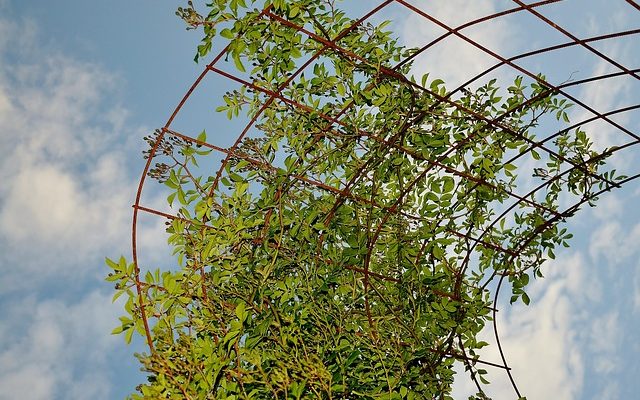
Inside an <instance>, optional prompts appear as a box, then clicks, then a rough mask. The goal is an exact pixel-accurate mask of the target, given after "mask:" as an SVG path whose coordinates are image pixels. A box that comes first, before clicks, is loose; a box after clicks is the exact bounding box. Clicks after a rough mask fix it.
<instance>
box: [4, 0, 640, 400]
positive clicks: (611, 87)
mask: <svg viewBox="0 0 640 400" xmlns="http://www.w3.org/2000/svg"><path fill="white" fill-rule="evenodd" d="M350 1H351V4H352V5H353V4H354V3H353V0H350ZM347 3H349V1H347ZM413 3H415V4H418V3H419V4H420V7H422V8H423V9H424V10H425V11H427V12H429V13H430V14H432V15H434V16H438V17H440V18H442V19H443V21H445V22H446V23H447V24H449V25H451V26H455V25H456V24H459V23H461V22H464V21H466V20H469V19H472V18H475V17H477V16H481V15H485V14H488V13H491V12H494V11H499V10H503V9H505V8H508V7H513V6H514V3H512V2H511V1H506V0H501V1H499V0H494V1H489V0H486V1H485V0H473V1H470V0H467V1H462V0H455V1H451V0H446V1H445V0H435V1H430V2H425V1H413ZM605 3H606V7H605ZM374 4H377V2H376V1H366V2H365V1H360V0H358V5H357V7H362V8H363V9H365V8H370V7H369V6H368V5H371V6H372V5H374ZM577 4H578V2H576V1H565V2H562V3H560V4H557V5H554V6H549V7H547V8H544V12H545V15H547V16H549V17H550V18H551V19H552V20H554V21H555V22H557V23H559V24H561V25H563V26H566V27H567V28H569V29H570V30H571V32H572V33H574V34H575V35H577V36H579V37H589V36H594V35H599V34H605V33H608V32H612V31H615V30H625V29H637V28H639V27H640V12H638V11H637V10H636V9H634V8H632V7H631V6H630V5H629V4H627V3H626V2H625V1H623V0H614V1H611V2H601V1H595V0H594V1H591V0H582V1H580V7H579V8H578V7H576V5H577ZM175 7H177V3H174V2H170V1H166V0H165V1H157V0H136V1H124V0H112V1H109V2H86V1H82V0H67V1H64V2H56V4H55V6H54V5H52V3H51V2H49V1H45V0H28V1H18V0H0V179H1V182H2V185H0V310H2V314H1V316H0V388H1V389H0V399H1V400H4V399H18V398H19V399H26V400H31V399H87V398H92V399H116V398H123V397H124V396H125V395H126V394H128V393H130V392H132V391H133V389H134V387H135V385H136V384H137V383H139V382H140V381H141V380H142V379H143V375H142V374H141V373H140V372H139V367H138V364H137V361H136V360H135V359H134V358H133V356H132V354H133V352H135V351H142V350H144V348H143V347H142V343H140V342H134V343H133V344H132V345H131V346H129V347H127V346H125V345H124V343H123V340H122V338H120V337H113V336H111V335H110V334H109V332H110V331H111V329H112V328H113V327H115V326H116V324H117V316H118V315H119V314H120V309H121V304H115V305H114V304H112V303H111V295H112V288H111V287H110V286H109V285H107V284H106V283H105V282H104V280H103V277H104V276H105V274H106V273H107V272H108V271H107V270H106V267H105V266H104V261H103V260H104V257H105V256H110V257H118V256H119V255H120V254H125V255H126V256H129V253H130V229H131V226H130V225H131V204H132V203H133V197H134V194H135V189H136V185H137V180H138V179H139V173H140V171H141V170H142V166H143V163H142V161H143V160H142V158H141V153H140V152H141V150H142V149H143V148H144V142H143V140H142V137H143V136H144V135H146V134H148V133H149V132H151V131H152V130H153V129H155V128H157V127H159V126H162V125H163V124H164V123H165V121H166V119H167V117H168V116H169V114H170V112H171V110H172V109H173V107H174V106H175V104H176V103H177V101H178V100H179V98H180V97H181V96H182V94H183V93H184V92H185V90H186V88H187V87H188V86H189V85H190V84H191V82H192V81H193V79H194V78H195V76H196V75H197V74H199V72H200V71H201V68H202V66H198V65H196V64H195V63H193V61H192V58H193V55H194V48H195V46H196V44H197V42H198V39H199V37H198V34H197V33H193V32H186V31H185V30H184V28H183V26H182V23H181V21H179V20H178V19H177V18H176V17H175V16H174V11H175ZM354 10H355V7H354ZM357 12H359V10H358V11H357ZM386 15H387V16H388V17H390V18H394V19H395V21H396V22H395V23H394V25H393V26H394V30H395V31H396V32H397V33H398V34H399V35H400V36H401V38H402V40H403V42H404V43H406V44H407V45H410V46H415V45H419V44H424V43H426V42H427V41H430V40H431V39H432V38H434V37H436V36H437V35H439V34H441V33H442V32H443V30H442V28H438V27H435V26H433V25H432V24H429V23H428V22H426V21H425V20H423V19H421V18H419V17H417V16H415V15H414V16H409V15H408V14H407V12H406V9H404V8H402V7H401V6H397V5H396V6H394V7H392V8H390V9H389V10H388V11H387V14H386ZM545 32H546V28H545V29H543V27H542V25H540V23H539V22H537V21H535V20H534V19H533V18H531V17H529V18H521V19H518V18H504V19H501V20H500V21H497V22H496V24H494V25H492V26H491V27H486V26H485V27H475V28H472V29H470V30H469V32H468V34H469V35H471V36H472V37H473V38H474V40H477V41H478V42H480V43H482V44H484V45H486V46H488V47H489V48H491V49H493V50H495V51H496V52H499V53H502V54H505V55H512V54H517V53H519V52H521V51H525V50H531V49H535V48H539V47H544V46H548V45H550V44H555V43H560V42H564V41H566V40H567V38H566V37H564V38H563V37H562V36H561V35H559V34H558V33H557V32H556V33H553V32H552V33H548V32H547V33H545ZM634 39H635V40H634ZM639 42H640V41H638V37H637V35H634V36H631V37H630V38H627V39H625V40H619V41H615V42H613V41H609V42H606V43H597V44H594V47H596V48H598V49H599V50H600V51H602V52H604V53H606V54H607V55H609V56H610V57H611V58H613V59H615V60H617V61H619V62H621V63H623V64H625V65H627V66H629V67H631V68H637V66H638V64H639V58H640V48H639V47H638V43H639ZM493 62H494V60H492V59H490V58H489V57H487V56H485V55H482V54H480V53H478V52H477V50H475V49H473V48H472V47H470V46H468V45H466V44H464V43H463V42H461V41H459V40H457V41H450V42H447V45H446V46H445V45H443V46H438V47H435V48H434V49H432V51H430V52H429V53H428V55H426V56H424V57H422V58H420V59H419V60H418V61H417V64H416V69H417V70H419V71H430V72H431V74H432V76H442V77H444V78H445V80H446V81H447V83H449V85H450V86H455V84H456V83H462V82H464V80H465V78H467V77H469V76H471V75H473V74H475V73H477V72H480V71H482V70H483V69H484V68H486V67H487V66H488V65H491V64H492V63H493ZM521 65H523V66H525V67H527V68H529V69H532V70H534V71H543V72H545V73H546V74H547V76H548V77H549V79H550V81H551V82H555V83H559V82H563V81H566V80H567V79H569V78H573V79H581V78H585V77H588V76H592V75H598V74H602V73H606V72H613V71H615V68H613V67H612V66H610V65H607V64H606V63H603V62H600V61H599V60H597V59H595V58H594V57H592V56H590V55H589V54H588V53H586V52H578V51H575V52H573V51H569V52H566V53H563V54H550V55H548V56H545V57H543V58H538V59H536V60H523V61H522V64H521ZM496 76H497V77H499V78H502V79H509V78H511V77H512V76H513V73H512V72H511V71H509V70H506V69H505V70H498V71H497V72H496ZM633 85H635V86H633ZM212 87H215V84H213V85H210V86H208V89H211V88H212ZM639 89H640V87H639V84H638V83H637V81H636V82H631V80H630V79H628V80H626V81H622V80H611V81H608V82H607V83H606V84H593V85H585V86H584V87H580V88H578V89H576V90H575V91H574V92H572V94H574V95H576V96H579V98H581V99H583V100H584V101H585V102H587V104H589V105H591V106H593V107H595V108H597V109H598V110H601V111H608V110H612V109H616V108H620V107H623V106H625V105H631V104H637V103H640V100H639V99H638V97H639V93H640V90H639ZM200 97H201V99H203V100H205V102H204V103H203V104H201V105H194V106H193V107H192V108H191V110H190V111H188V112H189V113H190V114H187V115H193V116H199V118H202V119H201V120H202V121H203V122H202V124H205V123H207V121H208V120H207V119H206V117H202V115H203V113H209V112H210V110H211V109H213V106H214V105H215V100H214V97H215V96H214V93H213V92H209V93H206V96H205V95H202V94H201V95H200ZM207 102H208V103H207ZM589 116H590V115H589V114H588V112H586V111H584V110H580V109H579V108H576V109H575V110H574V111H573V113H572V118H573V119H575V120H580V119H584V118H588V117H589ZM184 120H185V121H187V120H190V119H188V118H185V119H184ZM616 121H617V122H618V123H620V124H623V125H624V126H625V127H627V129H629V130H630V131H633V132H636V133H638V132H640V116H638V113H637V112H636V113H635V114H633V113H626V114H624V115H621V116H619V117H618V118H616ZM209 122H210V121H209ZM185 124H186V122H185ZM196 126H197V125H194V129H195V127H196ZM585 128H588V129H587V130H588V131H589V132H590V134H591V135H592V137H593V138H594V141H596V142H597V143H598V145H600V146H603V147H604V146H608V145H611V144H615V143H619V142H620V141H621V139H620V137H619V134H618V133H617V132H615V131H614V130H612V129H611V128H609V127H608V126H606V125H602V124H601V125H598V124H592V125H590V126H589V127H585ZM217 134H218V135H219V137H220V140H221V141H224V139H225V132H218V133H217ZM226 138H227V139H229V138H230V136H229V135H227V136H226ZM624 142H625V140H622V143H624ZM636 151H637V150H636ZM634 158H638V157H634V156H633V152H632V151H630V152H626V153H623V154H622V155H621V156H620V157H618V158H616V160H615V163H616V166H617V167H619V168H621V169H622V170H624V171H627V172H631V173H637V172H638V171H639V170H640V163H638V162H637V161H635V163H634ZM639 200H640V185H638V183H637V182H632V183H631V184H629V185H628V186H627V187H625V188H623V189H622V190H619V191H616V192H613V193H609V194H606V195H604V196H603V198H602V201H601V203H600V205H599V206H598V207H597V208H596V209H593V210H591V209H585V210H583V211H582V212H581V213H580V214H578V216H577V217H576V218H575V220H574V221H573V222H572V223H571V228H572V229H573V231H574V232H575V234H576V235H575V239H574V241H573V245H572V247H571V248H570V249H566V250H563V251H561V252H559V254H558V259H557V260H555V261H554V262H552V263H548V264H547V265H546V266H545V267H544V272H545V275H546V278H545V279H544V280H541V281H536V282H534V283H533V285H532V288H531V290H530V294H531V298H532V304H531V305H530V306H529V307H524V306H515V307H512V308H509V307H507V306H506V305H505V306H503V307H501V311H500V313H499V319H498V322H499V329H500V332H501V337H502V340H503V345H504V348H505V351H506V356H507V359H508V361H509V363H510V365H511V367H512V368H513V371H514V376H515V378H516V380H517V382H518V384H519V386H520V389H521V391H522V392H523V394H525V395H527V396H528V398H529V400H532V399H545V398H556V399H616V398H634V396H636V395H637V393H638V392H640V381H638V379H637V377H638V376H640V361H638V355H640V344H639V342H638V340H637V337H640V261H639V260H640V257H639V256H640V246H638V244H637V243H639V241H640V211H639V207H638V205H637V204H638V203H639ZM146 201H147V203H148V204H158V205H159V204H160V203H161V199H160V198H159V197H158V198H154V194H153V193H150V194H149V195H148V196H147V198H146ZM143 224H144V227H143V230H142V231H141V234H140V241H141V246H142V249H143V250H144V253H145V254H146V259H145V261H146V262H148V263H150V264H154V265H158V264H160V265H162V263H163V262H164V263H166V262H168V261H167V258H166V257H164V255H165V254H166V248H165V246H164V245H163V241H164V238H163V237H162V235H161V234H159V232H161V231H160V228H161V221H155V220H152V219H150V220H149V221H143ZM503 304H504V302H503ZM488 337H489V338H490V337H491V336H490V335H488ZM485 357H486V358H487V359H489V360H491V361H499V355H498V354H497V352H496V351H495V348H492V349H490V350H489V351H488V352H487V353H486V354H485ZM491 373H492V374H491V376H490V378H491V380H492V381H493V382H494V384H493V385H492V386H491V387H490V393H492V394H494V395H495V398H496V399H511V398H514V396H513V392H512V390H511V388H510V386H509V383H508V381H507V380H506V377H505V376H504V375H503V374H502V373H501V372H500V371H491ZM469 388H470V386H469V385H468V383H467V382H465V381H464V379H462V380H461V382H460V384H459V385H458V386H457V387H456V394H457V395H458V396H457V398H458V397H459V398H464V397H463V395H464V394H465V393H467V391H468V390H470V389H469Z"/></svg>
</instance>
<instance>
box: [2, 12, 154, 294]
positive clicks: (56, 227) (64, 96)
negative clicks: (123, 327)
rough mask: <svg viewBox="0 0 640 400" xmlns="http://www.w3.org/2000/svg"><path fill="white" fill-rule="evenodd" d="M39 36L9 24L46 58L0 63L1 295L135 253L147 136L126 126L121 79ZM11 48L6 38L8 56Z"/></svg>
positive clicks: (23, 54)
mask: <svg viewBox="0 0 640 400" xmlns="http://www.w3.org/2000/svg"><path fill="white" fill-rule="evenodd" d="M33 31H35V29H34V28H32V24H28V23H27V24H21V23H20V22H19V21H17V22H16V21H14V22H8V21H7V20H5V19H0V32H3V33H4V34H5V35H6V36H3V37H4V38H6V37H9V38H14V37H16V38H17V37H18V36H21V35H23V33H24V36H23V37H22V36H21V38H20V39H19V40H20V41H22V42H25V43H24V48H25V49H27V50H28V49H31V52H33V54H37V56H32V55H30V54H31V53H30V52H29V51H27V50H24V51H17V54H14V58H13V59H12V61H11V62H3V63H2V64H0V145H1V146H0V179H1V180H2V182H3V185H1V186H0V247H1V248H2V249H3V251H2V254H1V255H0V263H2V264H3V265H4V266H3V267H2V269H3V270H5V271H3V280H2V283H0V293H2V292H5V291H8V290H19V289H22V288H25V287H28V286H33V285H34V284H37V283H38V282H44V281H46V280H47V279H50V278H51V277H53V276H57V277H58V278H61V279H67V278H69V277H70V276H73V277H74V279H78V278H79V277H80V278H81V277H82V276H85V275H86V274H87V273H89V272H90V271H91V270H90V269H89V268H87V264H91V265H96V264H98V265H101V264H102V262H101V261H100V260H101V259H102V258H103V256H104V255H105V254H110V253H112V252H116V254H114V256H117V255H119V254H120V253H123V252H126V251H127V249H128V248H129V247H130V245H129V243H130V242H129V240H130V224H131V204H132V202H133V196H134V194H135V188H136V181H137V179H138V176H137V174H138V173H139V171H141V170H142V157H141V155H140V153H139V150H140V147H141V142H142V141H141V137H142V133H143V132H144V131H147V130H146V129H145V130H142V129H140V128H130V127H127V126H126V122H127V118H128V115H127V111H126V110H125V109H124V108H123V107H121V106H119V105H118V104H117V101H115V100H114V97H115V96H114V95H116V94H117V92H118V87H119V86H120V84H121V82H120V81H119V80H118V79H117V77H116V76H115V75H113V74H111V73H109V72H108V71H106V70H104V69H103V68H101V67H99V66H97V65H94V64H91V63H86V62H80V61H77V60H75V59H71V58H69V57H66V56H64V55H61V54H55V53H52V52H49V51H47V50H44V49H37V51H35V50H34V46H35V43H37V41H35V40H33V41H30V40H29V39H28V38H29V37H34V35H35V33H29V32H33ZM10 51H12V52H13V51H14V50H13V48H9V46H7V45H2V41H0V60H2V59H5V58H7V53H8V52H10ZM131 138H135V141H134V140H133V139H131ZM132 143H135V144H134V145H132ZM147 242H149V243H153V244H154V245H157V246H160V245H161V243H160V241H155V242H153V241H149V240H147ZM16 264H17V265H18V266H19V267H18V268H16V267H15V266H16ZM9 265H13V266H14V268H8V267H9ZM94 272H95V271H94Z"/></svg>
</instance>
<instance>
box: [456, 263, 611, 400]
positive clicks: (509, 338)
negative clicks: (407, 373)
mask: <svg viewBox="0 0 640 400" xmlns="http://www.w3.org/2000/svg"><path fill="white" fill-rule="evenodd" d="M543 268H544V271H545V278H544V279H542V280H537V281H535V282H533V283H532V284H531V285H530V288H529V289H528V293H529V294H530V297H531V305H530V306H528V307H527V306H524V305H521V304H516V305H514V306H509V305H508V304H506V303H505V304H503V303H501V304H500V305H499V306H500V309H501V311H500V312H499V313H498V316H497V322H498V332H499V334H500V341H501V343H502V346H503V349H504V351H505V357H506V359H507V362H508V364H509V366H510V367H511V368H512V374H513V376H514V379H515V381H516V384H517V385H518V388H519V390H520V392H521V394H522V395H523V396H527V398H529V399H545V398H558V399H566V400H571V399H579V398H582V396H583V394H584V392H583V391H584V386H585V381H586V379H587V372H588V371H589V372H588V373H589V374H590V373H592V372H591V371H596V372H597V373H598V374H600V375H601V376H613V375H611V374H615V373H616V371H617V365H618V364H619V363H620V360H619V359H618V356H617V354H619V351H620V347H619V346H620V343H621V340H622V332H621V330H620V327H621V321H620V320H619V315H618V313H617V312H615V311H612V312H609V313H607V314H602V315H599V314H596V316H595V317H594V314H593V312H592V310H589V307H592V306H593V305H594V304H598V302H599V301H600V300H601V299H602V290H603V289H602V287H601V283H600V282H599V281H598V278H597V276H596V275H595V274H594V273H593V271H592V270H593V268H594V266H593V265H590V264H589V262H588V260H587V259H586V258H585V257H584V256H583V255H582V254H581V253H574V254H572V255H567V256H564V257H563V256H561V257H559V258H558V259H557V260H556V261H553V262H549V263H547V264H545V266H544V267H543ZM488 328H489V329H487V330H485V331H484V332H483V333H482V335H483V338H484V340H486V341H487V342H489V343H490V344H491V345H490V346H489V347H487V348H485V349H483V351H482V355H481V358H482V359H484V360H487V361H493V362H498V363H499V362H500V361H499V360H500V355H499V353H498V349H497V346H496V344H495V340H494V338H493V331H492V327H491V326H488ZM486 369H487V370H488V371H489V373H490V375H489V380H490V381H491V384H490V385H489V386H488V387H486V388H485V390H486V391H487V394H488V395H489V396H491V397H492V398H495V399H503V398H513V396H514V391H513V388H512V386H511V384H510V382H509V380H508V377H507V375H506V373H504V372H503V371H501V370H498V369H495V368H492V367H487V368H486ZM463 375H464V373H463V372H461V373H460V375H459V381H458V382H457V383H456V388H455V392H454V398H466V397H465V396H467V395H469V394H471V393H473V392H474V387H473V386H472V385H471V383H470V382H468V380H467V381H466V382H465V380H466V378H463ZM615 384H616V383H615V382H611V385H610V387H611V390H614V389H615V387H614V386H615Z"/></svg>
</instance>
